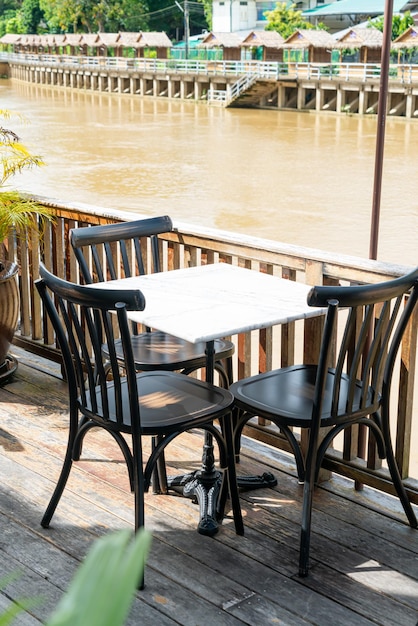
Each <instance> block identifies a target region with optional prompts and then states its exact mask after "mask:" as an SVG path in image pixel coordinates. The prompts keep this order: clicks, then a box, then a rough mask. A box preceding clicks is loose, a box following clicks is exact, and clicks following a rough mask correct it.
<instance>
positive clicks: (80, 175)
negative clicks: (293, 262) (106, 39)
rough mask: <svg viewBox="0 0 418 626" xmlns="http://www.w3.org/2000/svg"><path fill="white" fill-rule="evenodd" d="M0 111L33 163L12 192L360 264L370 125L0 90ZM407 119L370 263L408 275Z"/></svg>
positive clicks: (410, 131) (415, 204)
mask: <svg viewBox="0 0 418 626" xmlns="http://www.w3.org/2000/svg"><path fill="white" fill-rule="evenodd" d="M0 96H1V102H2V108H7V109H10V110H12V111H19V112H24V113H25V114H26V116H27V117H28V118H29V120H30V122H31V123H30V124H29V125H28V126H25V127H24V128H22V127H19V128H16V125H15V124H14V126H13V128H14V129H15V130H18V131H19V133H20V134H21V136H22V139H23V141H24V143H25V144H26V145H28V146H29V147H30V148H31V150H32V151H34V152H36V153H38V154H41V155H42V156H43V157H44V159H45V161H46V162H47V167H45V168H42V170H36V171H34V172H31V173H26V174H24V175H22V176H21V177H19V179H16V182H18V184H19V187H20V188H22V189H26V190H28V191H30V192H33V193H37V194H40V195H44V196H50V197H54V198H57V199H59V200H62V201H75V202H84V203H88V204H94V205H99V206H105V207H111V208H116V209H121V210H128V211H139V212H141V213H147V214H148V213H149V214H154V215H155V214H160V213H168V214H170V215H171V216H172V217H173V218H175V219H179V220H183V221H189V222H192V223H196V224H202V225H206V226H210V227H216V228H222V229H225V230H233V231H238V232H242V233H246V234H252V235H257V236H261V237H266V238H270V239H276V240H281V241H285V242H287V243H291V244H298V245H303V246H309V247H314V248H321V249H324V250H328V251H337V252H342V253H347V254H354V255H359V256H364V257H367V256H368V250H369V231H370V213H371V206H372V194H373V175H374V174H373V172H374V154H375V142H376V121H377V120H376V118H375V117H364V118H362V117H356V116H340V115H332V114H322V115H321V114H315V113H296V112H287V111H257V110H239V109H237V110H234V109H222V108H217V107H208V106H207V105H206V104H205V103H200V104H195V103H192V102H190V103H189V102H179V101H168V100H164V99H146V98H140V97H132V96H119V95H116V94H98V93H87V92H82V91H79V92H76V91H71V90H69V89H59V88H51V87H47V86H39V85H29V84H25V83H19V82H17V81H14V82H13V84H12V83H11V81H5V80H3V81H0ZM417 163H418V121H417V120H403V119H399V118H398V119H388V121H387V126H386V145H385V161H384V182H383V188H382V202H381V218H380V240H379V253H378V257H379V259H381V260H386V261H392V262H396V263H403V264H408V265H415V264H416V263H417V254H416V233H417V223H418V200H417V197H418V196H417V193H416V167H417Z"/></svg>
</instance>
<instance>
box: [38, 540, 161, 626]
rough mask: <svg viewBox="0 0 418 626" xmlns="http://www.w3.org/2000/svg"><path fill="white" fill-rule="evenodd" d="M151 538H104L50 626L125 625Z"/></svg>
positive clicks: (87, 559)
mask: <svg viewBox="0 0 418 626" xmlns="http://www.w3.org/2000/svg"><path fill="white" fill-rule="evenodd" d="M150 545H151V535H150V533H149V532H148V531H146V530H144V529H143V530H141V531H139V532H138V533H137V534H136V536H135V538H134V539H133V540H132V533H131V531H130V530H122V531H119V532H117V533H112V534H110V535H106V536H105V537H101V538H100V539H98V540H97V541H96V542H95V543H94V544H93V547H92V549H91V550H90V552H89V553H88V555H87V558H86V559H85V561H84V563H82V565H81V566H80V567H79V569H78V570H77V572H76V575H75V577H74V579H73V580H72V582H71V584H70V587H69V588H68V590H67V593H66V594H65V595H64V596H63V598H62V600H61V602H60V603H59V604H58V606H57V608H56V610H55V612H54V614H53V615H52V617H51V618H50V619H49V620H48V622H47V624H46V626H122V624H123V623H124V622H125V619H126V617H127V615H128V612H129V609H130V606H131V603H132V600H133V598H134V595H135V591H136V590H137V589H138V586H139V584H140V582H141V580H142V577H143V572H144V566H145V561H146V557H147V554H148V552H149V548H150Z"/></svg>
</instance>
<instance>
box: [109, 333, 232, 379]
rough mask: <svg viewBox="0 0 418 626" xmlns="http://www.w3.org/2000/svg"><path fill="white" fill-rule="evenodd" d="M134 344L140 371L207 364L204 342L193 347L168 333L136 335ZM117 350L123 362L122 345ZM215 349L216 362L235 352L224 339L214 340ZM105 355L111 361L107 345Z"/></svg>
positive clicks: (230, 343) (118, 344)
mask: <svg viewBox="0 0 418 626" xmlns="http://www.w3.org/2000/svg"><path fill="white" fill-rule="evenodd" d="M131 343H132V349H133V353H134V360H135V364H136V367H137V369H138V370H142V371H149V370H154V369H163V370H172V371H174V370H180V369H183V368H187V369H194V368H199V367H204V366H205V363H206V354H205V349H206V343H205V342H204V341H202V342H199V343H196V344H193V343H189V342H188V341H184V340H182V339H178V338H177V337H173V336H172V335H168V334H167V333H163V332H160V331H152V332H145V333H140V334H139V335H133V336H132V339H131ZM115 347H116V357H117V359H118V360H119V361H120V362H123V361H124V355H123V350H122V343H121V342H120V341H116V342H115ZM214 348H215V360H216V361H219V360H221V359H227V358H229V357H231V356H232V355H233V354H234V350H235V346H234V344H233V343H232V342H230V341H224V340H222V339H217V340H215V342H214ZM103 352H104V355H105V356H106V358H109V349H108V347H107V346H106V345H105V346H103Z"/></svg>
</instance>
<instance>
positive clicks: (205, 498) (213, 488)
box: [167, 470, 277, 537]
mask: <svg viewBox="0 0 418 626" xmlns="http://www.w3.org/2000/svg"><path fill="white" fill-rule="evenodd" d="M237 482H238V487H239V488H240V489H241V490H242V491H250V490H253V489H264V488H266V487H275V486H276V485H277V479H276V478H275V477H274V475H273V474H272V473H271V472H264V473H263V474H261V475H260V476H238V478H237ZM221 485H222V474H221V473H220V472H214V473H213V475H212V476H208V475H206V474H204V473H203V472H202V471H201V470H199V471H196V472H192V473H190V474H184V475H181V476H168V477H167V487H168V489H173V490H174V491H177V492H178V493H181V494H182V495H183V496H185V497H186V498H192V499H193V500H194V501H195V502H197V503H198V504H199V515H200V521H199V524H198V527H197V532H198V533H200V534H201V535H207V536H209V537H213V536H214V535H216V533H217V532H218V529H219V521H220V520H219V516H218V511H217V502H218V498H219V493H220V489H221Z"/></svg>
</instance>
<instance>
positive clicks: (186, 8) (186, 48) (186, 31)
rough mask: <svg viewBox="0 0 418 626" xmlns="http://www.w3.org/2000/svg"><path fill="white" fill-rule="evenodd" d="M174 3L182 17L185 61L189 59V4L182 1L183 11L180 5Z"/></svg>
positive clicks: (185, 0)
mask: <svg viewBox="0 0 418 626" xmlns="http://www.w3.org/2000/svg"><path fill="white" fill-rule="evenodd" d="M174 2H175V3H176V5H177V6H178V8H179V9H180V11H181V12H182V13H183V15H184V51H185V55H186V59H188V58H189V38H190V23H189V2H188V0H184V9H183V7H182V6H181V4H179V3H178V2H177V0H174Z"/></svg>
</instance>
